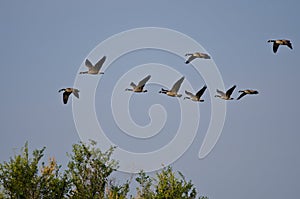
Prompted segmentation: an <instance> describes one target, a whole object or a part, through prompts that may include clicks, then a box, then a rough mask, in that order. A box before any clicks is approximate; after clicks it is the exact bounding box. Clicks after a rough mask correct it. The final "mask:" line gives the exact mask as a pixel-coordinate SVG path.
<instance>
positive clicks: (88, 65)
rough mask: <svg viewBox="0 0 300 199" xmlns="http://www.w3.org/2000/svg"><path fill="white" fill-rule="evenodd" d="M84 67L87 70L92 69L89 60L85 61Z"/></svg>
mask: <svg viewBox="0 0 300 199" xmlns="http://www.w3.org/2000/svg"><path fill="white" fill-rule="evenodd" d="M85 66H86V67H88V68H89V69H92V68H93V67H94V66H93V64H92V63H91V62H90V60H88V59H86V60H85Z"/></svg>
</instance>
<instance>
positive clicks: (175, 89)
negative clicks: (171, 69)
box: [171, 77, 184, 93]
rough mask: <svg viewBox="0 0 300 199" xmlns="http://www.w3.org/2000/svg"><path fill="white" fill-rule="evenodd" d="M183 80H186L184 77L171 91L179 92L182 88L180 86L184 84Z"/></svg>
mask: <svg viewBox="0 0 300 199" xmlns="http://www.w3.org/2000/svg"><path fill="white" fill-rule="evenodd" d="M183 80H184V77H182V78H180V79H179V80H178V81H177V82H176V83H175V84H174V85H173V87H172V89H171V91H173V92H176V93H177V92H178V90H179V88H180V86H181V84H182V82H183Z"/></svg>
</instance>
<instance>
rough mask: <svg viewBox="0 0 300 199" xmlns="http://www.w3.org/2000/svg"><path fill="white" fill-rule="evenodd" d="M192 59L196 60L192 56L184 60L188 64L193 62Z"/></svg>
mask: <svg viewBox="0 0 300 199" xmlns="http://www.w3.org/2000/svg"><path fill="white" fill-rule="evenodd" d="M194 59H196V57H195V56H194V55H191V56H190V57H189V58H188V60H186V62H185V63H186V64H188V63H190V62H191V61H193V60H194Z"/></svg>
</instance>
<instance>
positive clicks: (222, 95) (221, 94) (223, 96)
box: [215, 85, 236, 100]
mask: <svg viewBox="0 0 300 199" xmlns="http://www.w3.org/2000/svg"><path fill="white" fill-rule="evenodd" d="M235 87H236V85H234V86H233V87H231V88H230V89H228V90H227V91H226V93H224V92H223V91H220V90H218V89H217V93H219V95H215V97H219V98H221V99H224V100H233V98H232V97H230V96H231V94H232V92H233V90H234V89H235Z"/></svg>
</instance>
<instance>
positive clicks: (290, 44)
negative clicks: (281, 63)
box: [268, 39, 293, 53]
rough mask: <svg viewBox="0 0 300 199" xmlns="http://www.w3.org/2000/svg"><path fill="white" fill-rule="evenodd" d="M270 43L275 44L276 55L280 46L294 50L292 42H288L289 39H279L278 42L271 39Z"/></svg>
mask: <svg viewBox="0 0 300 199" xmlns="http://www.w3.org/2000/svg"><path fill="white" fill-rule="evenodd" d="M268 42H272V43H273V52H274V53H276V52H277V50H278V48H279V46H280V45H283V46H288V47H289V48H290V49H293V47H292V43H291V41H290V40H287V39H277V40H273V39H270V40H268Z"/></svg>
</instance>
